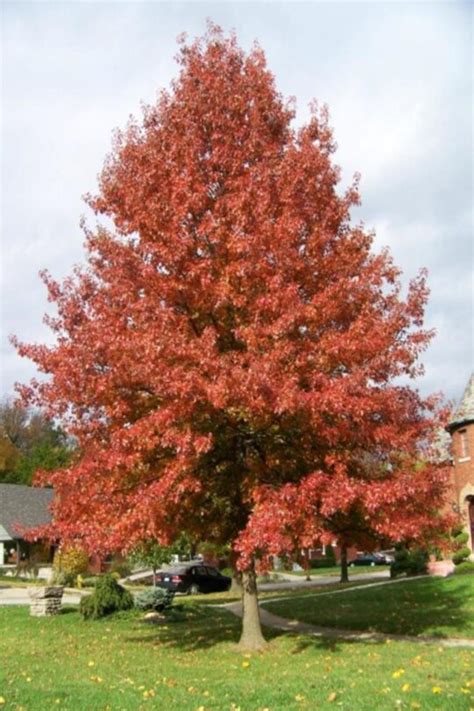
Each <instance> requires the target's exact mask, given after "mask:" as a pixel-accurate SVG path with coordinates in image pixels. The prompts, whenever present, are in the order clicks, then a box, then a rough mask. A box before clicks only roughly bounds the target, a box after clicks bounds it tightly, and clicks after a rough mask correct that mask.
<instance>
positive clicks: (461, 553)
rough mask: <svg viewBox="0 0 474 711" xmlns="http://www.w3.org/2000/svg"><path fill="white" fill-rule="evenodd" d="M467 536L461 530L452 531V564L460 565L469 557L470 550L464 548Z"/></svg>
mask: <svg viewBox="0 0 474 711" xmlns="http://www.w3.org/2000/svg"><path fill="white" fill-rule="evenodd" d="M468 540H469V536H468V534H467V533H466V531H464V530H463V529H462V528H455V529H454V531H453V556H452V557H453V563H454V565H460V564H461V563H464V561H466V560H467V559H468V558H469V556H470V555H471V551H470V549H469V548H468V547H467V546H466V543H467V542H468Z"/></svg>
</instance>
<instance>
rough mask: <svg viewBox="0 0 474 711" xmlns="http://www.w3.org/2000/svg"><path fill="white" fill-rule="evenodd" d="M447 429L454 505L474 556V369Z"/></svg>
mask: <svg viewBox="0 0 474 711" xmlns="http://www.w3.org/2000/svg"><path fill="white" fill-rule="evenodd" d="M446 429H447V431H448V432H449V434H450V435H451V458H452V464H453V469H452V488H451V505H452V508H453V511H455V512H456V513H459V514H460V515H461V517H462V520H463V523H464V526H465V530H466V532H467V534H468V535H469V542H468V543H467V545H468V547H469V548H470V549H471V558H473V559H474V373H473V374H472V375H471V378H470V380H469V382H468V384H467V386H466V389H465V391H464V394H463V396H462V398H461V401H460V403H459V405H458V406H457V407H456V408H455V409H454V410H453V413H452V415H451V420H450V422H449V424H448V426H447V427H446Z"/></svg>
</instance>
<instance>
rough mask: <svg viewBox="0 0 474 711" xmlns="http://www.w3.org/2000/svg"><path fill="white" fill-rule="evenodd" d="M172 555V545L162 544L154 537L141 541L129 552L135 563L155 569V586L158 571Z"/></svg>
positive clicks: (154, 584)
mask: <svg viewBox="0 0 474 711" xmlns="http://www.w3.org/2000/svg"><path fill="white" fill-rule="evenodd" d="M172 556H173V549H172V548H171V547H170V546H162V545H160V544H159V543H158V541H156V540H153V539H151V540H148V541H143V542H142V543H139V544H138V546H137V547H136V548H134V549H133V550H132V551H130V554H129V558H130V560H131V561H132V562H133V563H138V564H139V565H144V566H146V567H149V568H151V569H152V570H153V586H156V573H157V571H158V570H159V569H160V568H161V567H162V566H163V565H166V564H167V563H169V562H170V561H171V558H172Z"/></svg>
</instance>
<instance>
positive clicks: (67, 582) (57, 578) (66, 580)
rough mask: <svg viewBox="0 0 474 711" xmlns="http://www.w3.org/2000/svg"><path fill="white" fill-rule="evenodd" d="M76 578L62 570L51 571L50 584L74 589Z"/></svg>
mask: <svg viewBox="0 0 474 711" xmlns="http://www.w3.org/2000/svg"><path fill="white" fill-rule="evenodd" d="M75 580H76V576H75V575H74V574H73V573H66V572H64V570H53V578H52V582H53V583H54V584H55V585H63V586H64V587H68V588H72V587H74V582H75Z"/></svg>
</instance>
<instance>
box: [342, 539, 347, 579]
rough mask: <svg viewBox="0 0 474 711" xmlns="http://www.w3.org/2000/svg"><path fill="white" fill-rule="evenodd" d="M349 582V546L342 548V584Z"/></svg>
mask: <svg viewBox="0 0 474 711" xmlns="http://www.w3.org/2000/svg"><path fill="white" fill-rule="evenodd" d="M348 582H349V570H348V567H347V546H346V545H345V544H343V545H342V546H341V583H348Z"/></svg>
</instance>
